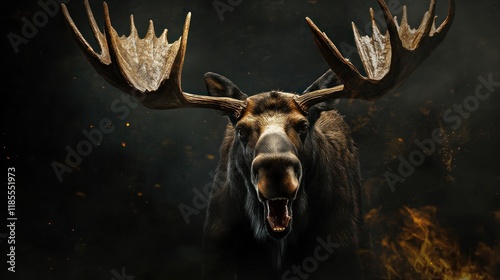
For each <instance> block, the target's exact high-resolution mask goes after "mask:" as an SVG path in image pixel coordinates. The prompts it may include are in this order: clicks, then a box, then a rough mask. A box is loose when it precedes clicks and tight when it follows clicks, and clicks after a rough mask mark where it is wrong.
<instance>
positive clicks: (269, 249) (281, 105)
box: [62, 0, 455, 280]
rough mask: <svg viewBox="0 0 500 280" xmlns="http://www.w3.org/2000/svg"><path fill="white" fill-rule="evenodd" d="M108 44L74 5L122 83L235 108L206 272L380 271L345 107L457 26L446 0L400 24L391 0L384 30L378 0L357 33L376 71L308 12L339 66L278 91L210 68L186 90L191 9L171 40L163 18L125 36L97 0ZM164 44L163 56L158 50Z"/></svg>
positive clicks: (381, 86)
mask: <svg viewBox="0 0 500 280" xmlns="http://www.w3.org/2000/svg"><path fill="white" fill-rule="evenodd" d="M84 3H85V6H86V10H87V14H88V16H89V21H90V24H91V26H92V31H93V32H94V36H95V37H96V38H97V42H98V44H99V47H100V48H101V52H100V53H97V52H96V51H94V49H93V48H92V47H91V46H90V45H89V44H88V43H87V41H86V40H85V39H84V38H83V36H82V35H81V33H80V31H79V30H78V28H77V27H76V25H75V23H74V22H73V20H72V19H71V17H70V15H69V13H68V10H67V8H66V6H65V5H64V4H62V10H63V13H64V16H65V19H66V22H67V24H68V26H69V28H70V31H71V34H72V35H73V37H74V38H75V40H76V42H77V44H78V46H79V47H80V48H81V49H82V51H83V53H84V55H85V57H86V58H87V59H88V60H89V62H90V63H91V64H92V65H93V66H94V68H95V69H96V70H97V71H98V72H99V73H100V74H101V75H102V76H103V77H104V78H105V79H106V80H107V81H108V82H110V83H111V84H112V85H114V86H116V87H117V88H119V89H121V90H123V91H124V92H125V93H127V94H131V95H133V96H135V97H136V98H137V99H138V100H139V101H140V102H141V103H142V104H143V105H145V106H147V107H149V108H153V109H175V108H186V107H196V108H210V109H215V110H217V111H219V112H221V113H222V114H225V115H227V116H228V118H229V124H228V126H227V129H226V133H225V137H224V141H223V143H222V146H221V151H220V152H221V157H220V162H219V165H218V169H217V174H216V176H215V180H216V184H214V185H215V186H216V187H214V188H213V189H212V191H211V196H210V200H209V206H208V209H207V214H206V219H205V229H204V237H203V239H204V240H203V241H204V253H205V257H204V265H203V271H204V278H205V279H290V280H296V279H331V278H335V279H369V278H371V276H370V273H369V263H367V262H365V260H369V259H370V258H369V256H368V257H366V258H365V255H364V254H361V253H360V252H362V251H363V252H365V251H366V250H365V249H366V248H365V246H367V244H369V240H368V238H367V236H368V233H367V232H366V231H365V230H364V228H363V221H362V213H361V203H362V201H361V178H360V170H359V163H358V154H357V150H356V148H355V145H354V142H353V139H352V137H351V135H350V130H349V127H348V126H347V124H346V123H345V122H344V120H343V118H342V117H341V115H340V114H339V113H338V112H337V110H336V104H337V101H338V100H339V99H341V98H351V99H354V98H357V99H364V100H376V99H378V98H381V97H382V96H384V94H386V93H388V92H389V91H390V90H392V89H394V88H395V87H397V86H399V85H401V84H402V83H403V82H404V81H405V80H406V79H407V78H408V77H409V76H410V75H411V74H412V73H413V72H414V71H415V70H416V69H417V68H418V66H419V65H420V64H421V63H422V62H423V61H424V60H425V59H426V58H427V57H428V56H429V55H430V53H431V52H432V50H433V49H434V48H436V47H437V46H438V45H439V43H441V41H442V40H443V39H444V37H445V36H446V34H447V32H448V30H449V28H450V26H451V23H452V21H453V18H454V10H455V4H454V1H453V0H451V1H450V4H449V6H450V8H449V12H448V16H447V18H446V19H445V20H444V22H443V23H442V24H441V25H440V26H439V27H437V28H436V26H435V23H434V21H435V15H434V11H435V5H436V3H435V1H434V0H431V4H430V7H429V11H428V12H426V14H425V15H424V17H423V20H422V23H421V24H420V26H419V28H418V29H412V28H410V27H409V26H408V23H407V19H406V18H407V17H406V8H404V9H403V16H402V21H401V23H400V24H399V23H398V22H397V20H396V18H395V17H393V15H392V14H391V12H390V11H389V8H388V7H387V5H386V4H385V2H384V1H382V0H379V1H378V3H379V6H380V8H381V10H382V12H383V15H384V18H385V22H386V25H387V32H386V34H382V33H381V32H380V31H379V30H378V27H377V25H376V23H375V19H374V12H373V10H370V12H371V16H372V22H373V35H372V36H361V35H360V34H359V32H358V30H357V29H356V27H355V26H354V25H353V30H354V37H355V41H356V45H357V48H358V51H359V54H360V57H361V61H362V64H363V67H364V70H365V72H366V74H367V76H366V77H365V76H363V75H361V74H360V72H359V71H358V70H357V69H356V68H355V67H354V65H353V64H351V63H350V62H349V61H348V60H347V59H345V58H344V57H343V56H342V54H341V53H340V52H339V51H338V49H337V47H336V46H335V45H334V44H333V43H332V42H331V41H330V39H329V38H328V37H327V36H326V34H325V33H323V32H321V31H320V29H319V28H318V27H317V26H316V25H315V24H314V23H313V22H312V21H311V20H310V19H309V18H307V19H306V20H307V23H308V24H309V26H310V27H311V30H312V33H313V36H314V41H315V43H316V45H317V47H318V49H319V50H320V52H321V54H322V55H323V57H324V58H325V60H326V62H327V63H328V65H329V66H330V68H331V70H328V71H327V72H326V73H325V74H324V75H323V76H321V77H320V78H319V79H317V80H316V81H315V82H314V83H313V84H312V85H311V86H310V87H308V88H307V89H306V90H305V91H304V92H303V93H302V94H297V93H286V92H279V91H269V92H264V93H259V94H253V95H250V96H249V95H247V94H245V93H243V92H242V91H241V90H240V89H239V88H238V87H237V86H236V85H235V84H234V83H232V82H231V81H230V80H229V79H227V78H225V77H223V76H221V75H218V74H214V73H207V74H206V75H205V83H206V86H207V90H208V92H209V94H210V96H202V95H195V94H190V93H186V92H184V91H183V90H182V88H181V72H182V66H183V62H184V55H185V52H186V44H187V36H188V29H189V24H190V18H191V15H190V14H188V16H187V17H186V22H185V25H184V29H183V34H182V36H181V38H180V39H179V40H177V41H174V42H173V43H169V42H168V41H167V38H166V33H165V32H164V33H163V34H162V35H161V36H160V37H158V38H157V37H156V36H155V35H154V30H153V28H152V24H151V26H150V30H149V31H148V33H147V35H146V37H144V38H139V37H138V35H137V30H136V29H135V26H134V23H133V21H132V24H131V29H132V31H131V34H130V35H129V36H128V37H125V36H122V37H119V36H118V34H117V32H116V31H115V30H114V28H113V27H112V25H111V20H110V16H109V11H108V7H107V5H106V3H104V16H105V26H104V32H102V31H100V29H99V28H98V27H97V23H96V21H95V19H94V18H93V16H92V11H91V9H90V6H89V4H88V1H85V2H84ZM151 54H155V55H157V56H152V55H151Z"/></svg>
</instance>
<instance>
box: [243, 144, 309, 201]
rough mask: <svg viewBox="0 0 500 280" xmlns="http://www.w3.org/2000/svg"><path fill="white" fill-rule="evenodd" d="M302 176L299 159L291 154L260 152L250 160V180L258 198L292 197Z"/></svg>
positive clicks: (263, 199)
mask: <svg viewBox="0 0 500 280" xmlns="http://www.w3.org/2000/svg"><path fill="white" fill-rule="evenodd" d="M301 177H302V166H301V164H300V161H299V159H298V158H297V157H296V156H295V155H293V154H291V153H286V154H261V155H258V156H257V157H255V159H254V160H253V162H252V182H253V184H254V186H255V187H256V188H257V191H258V193H259V199H260V200H261V201H265V200H268V199H273V198H288V199H294V198H295V194H296V193H297V189H298V188H299V185H300V180H301Z"/></svg>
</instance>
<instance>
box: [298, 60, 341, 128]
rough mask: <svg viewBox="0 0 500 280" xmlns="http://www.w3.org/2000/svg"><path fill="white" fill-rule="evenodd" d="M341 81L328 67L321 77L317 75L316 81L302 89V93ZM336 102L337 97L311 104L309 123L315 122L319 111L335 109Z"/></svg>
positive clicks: (328, 86)
mask: <svg viewBox="0 0 500 280" xmlns="http://www.w3.org/2000/svg"><path fill="white" fill-rule="evenodd" d="M341 83H342V82H341V81H340V79H339V78H338V77H337V75H335V73H333V71H332V70H331V69H330V70H328V71H326V73H325V74H323V75H322V76H321V77H319V78H318V79H317V80H316V81H314V83H312V84H311V85H310V86H309V87H308V88H307V89H306V90H304V92H303V93H302V94H304V93H308V92H311V91H315V90H319V89H325V88H332V87H334V86H336V85H339V84H341ZM338 103H339V100H338V99H331V100H328V101H325V102H321V103H318V104H316V105H314V106H312V107H311V108H310V109H309V122H311V123H314V122H316V121H317V120H318V118H319V117H320V115H321V112H323V111H329V110H334V109H337V104H338Z"/></svg>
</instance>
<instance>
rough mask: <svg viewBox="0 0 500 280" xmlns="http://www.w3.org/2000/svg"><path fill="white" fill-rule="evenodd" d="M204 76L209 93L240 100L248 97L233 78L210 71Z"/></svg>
mask: <svg viewBox="0 0 500 280" xmlns="http://www.w3.org/2000/svg"><path fill="white" fill-rule="evenodd" d="M204 78H205V84H206V85H207V90H208V94H209V95H211V96H217V97H230V98H234V99H238V100H245V99H247V97H248V96H247V95H246V94H244V93H243V92H242V91H241V90H240V89H239V88H238V87H237V86H236V85H235V84H234V83H233V82H231V80H229V79H228V78H226V77H224V76H222V75H219V74H216V73H212V72H208V73H206V74H205V76H204Z"/></svg>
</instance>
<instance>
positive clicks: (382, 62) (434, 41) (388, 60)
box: [295, 0, 455, 113]
mask: <svg viewBox="0 0 500 280" xmlns="http://www.w3.org/2000/svg"><path fill="white" fill-rule="evenodd" d="M378 4H379V6H380V8H381V9H382V11H383V14H384V18H385V22H386V24H387V32H386V34H385V35H382V34H381V33H380V31H379V29H378V27H377V24H376V23H375V18H374V12H373V9H370V14H371V20H372V26H373V34H372V36H371V37H369V36H360V34H359V32H358V29H357V28H356V26H355V25H354V23H353V24H352V25H353V30H354V38H355V41H356V46H357V49H358V52H359V55H360V57H361V61H362V63H363V67H364V69H365V71H366V73H367V76H368V77H364V76H363V75H361V74H360V73H359V71H358V70H357V69H356V67H354V65H353V64H352V63H351V62H349V61H348V60H347V59H345V58H344V57H343V56H342V54H341V53H340V51H339V50H338V49H337V47H336V46H335V45H334V44H333V43H332V41H330V39H329V38H328V37H327V36H326V34H325V33H323V32H321V31H320V30H319V28H318V27H317V26H316V25H315V24H314V23H313V22H312V21H311V20H310V19H309V18H307V23H308V24H309V26H310V27H311V30H312V32H313V35H314V40H315V43H316V45H317V47H318V48H319V50H320V52H321V54H322V55H323V57H324V59H325V60H326V62H327V63H328V64H329V65H330V68H331V69H332V71H333V72H335V74H336V75H337V76H338V78H339V79H340V80H341V81H342V83H343V84H342V85H339V86H336V87H333V88H328V89H322V90H316V91H312V92H309V93H306V94H303V95H300V96H298V95H297V96H296V97H295V101H296V102H297V104H298V105H299V106H300V107H301V108H302V110H303V111H304V112H305V113H307V112H308V110H309V108H311V107H312V106H313V105H315V104H317V103H321V102H324V101H327V100H331V99H338V98H352V99H364V100H376V99H379V98H380V97H382V96H383V95H384V94H386V93H387V92H389V91H390V90H391V89H393V88H395V87H397V86H399V85H400V84H401V83H403V82H404V81H405V80H406V79H408V78H409V77H410V75H411V74H412V73H413V72H414V71H415V69H416V68H417V67H418V66H419V65H420V64H421V63H422V62H423V61H424V60H425V59H426V58H427V57H428V56H429V55H430V53H431V52H432V51H433V50H434V49H435V48H436V47H437V46H438V45H439V44H440V43H441V41H442V40H443V39H444V37H445V36H446V34H447V32H448V30H449V29H450V26H451V24H452V22H453V19H454V16H455V1H454V0H450V1H449V10H448V16H447V17H446V19H445V21H444V22H443V23H442V24H441V25H440V26H439V28H436V27H435V20H436V16H435V7H436V1H435V0H431V3H430V8H429V11H427V12H426V13H425V15H424V17H423V19H422V23H421V24H420V27H419V28H418V29H416V30H415V29H412V28H410V26H409V25H408V22H407V14H406V6H404V7H403V17H402V21H401V25H399V24H398V22H397V18H396V17H393V16H392V14H391V12H390V11H389V8H388V7H387V5H386V4H385V2H384V1H383V0H378Z"/></svg>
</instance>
